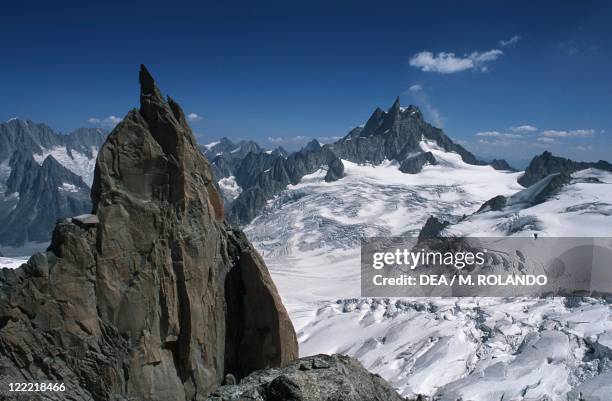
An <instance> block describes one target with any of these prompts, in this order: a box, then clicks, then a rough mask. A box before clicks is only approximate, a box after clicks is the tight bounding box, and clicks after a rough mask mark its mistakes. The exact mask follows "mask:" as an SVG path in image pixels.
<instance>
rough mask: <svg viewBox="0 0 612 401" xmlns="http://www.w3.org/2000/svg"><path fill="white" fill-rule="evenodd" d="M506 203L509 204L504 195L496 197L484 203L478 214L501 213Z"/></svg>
mask: <svg viewBox="0 0 612 401" xmlns="http://www.w3.org/2000/svg"><path fill="white" fill-rule="evenodd" d="M506 202H507V198H506V197H505V196H503V195H497V196H494V197H493V198H491V199H489V200H488V201H486V202H485V203H483V204H482V206H480V208H479V209H478V211H477V212H476V213H479V212H487V211H490V210H494V211H500V210H502V209H503V208H504V207H505V206H506Z"/></svg>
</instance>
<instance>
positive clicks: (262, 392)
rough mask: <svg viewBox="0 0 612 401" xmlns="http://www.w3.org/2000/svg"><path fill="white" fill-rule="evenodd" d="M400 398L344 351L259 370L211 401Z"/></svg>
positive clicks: (377, 400)
mask: <svg viewBox="0 0 612 401" xmlns="http://www.w3.org/2000/svg"><path fill="white" fill-rule="evenodd" d="M242 400H256V401H327V400H342V401H396V400H397V401H400V400H403V398H402V397H400V396H399V395H398V394H397V392H396V391H395V390H394V389H393V388H392V387H391V386H390V385H389V384H388V383H387V382H386V381H385V380H384V379H382V378H381V377H380V376H378V375H374V374H372V373H369V372H368V371H367V370H366V369H364V367H363V366H361V364H360V363H359V362H358V361H357V360H355V359H353V358H350V357H347V356H343V355H332V356H328V355H316V356H311V357H307V358H302V359H299V360H296V361H294V362H292V363H291V364H289V365H288V366H287V367H285V368H282V369H268V370H263V371H257V372H255V373H252V374H251V375H250V376H248V377H246V378H244V379H243V380H242V381H240V383H239V384H237V385H226V386H223V387H221V388H219V389H218V390H217V391H215V392H214V393H213V394H211V395H210V396H209V397H208V401H242Z"/></svg>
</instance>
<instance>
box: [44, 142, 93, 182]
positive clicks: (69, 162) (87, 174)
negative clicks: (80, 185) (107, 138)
mask: <svg viewBox="0 0 612 401" xmlns="http://www.w3.org/2000/svg"><path fill="white" fill-rule="evenodd" d="M90 151H91V154H90V155H87V154H85V153H81V152H78V151H76V150H71V151H68V149H67V148H66V147H65V146H55V147H53V148H51V149H43V150H41V152H40V153H35V154H34V155H33V157H34V160H36V162H37V163H38V164H40V165H42V164H43V162H44V161H45V159H46V158H47V157H49V156H53V158H55V160H57V161H58V162H60V164H61V165H62V166H64V167H66V168H67V169H68V170H70V171H72V172H73V173H75V174H76V175H78V176H80V177H81V178H82V179H83V181H85V183H86V184H87V185H88V186H90V187H91V184H92V183H93V174H94V168H95V166H96V157H97V156H98V148H97V147H95V146H92V147H91V150H90Z"/></svg>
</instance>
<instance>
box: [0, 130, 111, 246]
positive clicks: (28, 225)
mask: <svg viewBox="0 0 612 401" xmlns="http://www.w3.org/2000/svg"><path fill="white" fill-rule="evenodd" d="M105 138H106V132H105V131H103V130H101V129H97V128H80V129H77V130H75V131H74V132H72V133H70V134H66V135H64V134H58V133H56V132H54V131H53V130H52V129H51V128H49V127H48V126H47V125H45V124H36V123H34V122H32V121H29V120H21V119H18V118H15V119H11V120H9V121H7V122H5V123H1V124H0V245H2V246H11V247H20V246H23V245H25V244H27V243H43V242H48V241H49V240H50V239H51V232H52V228H53V226H54V224H55V221H56V220H57V219H59V218H63V217H67V216H72V215H75V214H80V213H85V212H86V211H89V210H90V209H91V202H90V200H89V192H90V189H89V186H90V185H91V180H92V178H93V165H94V162H95V157H96V155H97V152H98V150H99V148H100V146H101V145H102V143H103V142H104V139H105Z"/></svg>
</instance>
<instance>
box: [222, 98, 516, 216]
mask: <svg viewBox="0 0 612 401" xmlns="http://www.w3.org/2000/svg"><path fill="white" fill-rule="evenodd" d="M423 140H426V141H432V142H435V144H436V145H437V146H439V147H440V148H442V149H443V150H445V151H447V152H454V153H457V154H459V155H460V156H461V158H462V160H463V161H464V162H466V163H468V164H473V165H487V164H489V165H491V166H492V167H493V168H495V169H498V170H509V171H513V169H512V167H510V165H509V164H508V163H507V162H505V161H504V160H497V159H496V160H493V161H492V162H491V163H485V162H483V161H481V160H479V159H477V158H476V157H475V156H474V155H473V154H471V153H470V152H468V151H467V150H466V149H465V148H463V147H462V146H461V145H459V144H456V143H454V142H453V141H452V140H451V139H450V138H449V137H448V136H446V135H445V134H444V132H443V131H442V130H441V129H439V128H436V127H434V126H432V125H430V124H428V123H427V122H426V121H425V119H424V118H423V115H422V113H421V111H420V110H419V109H418V107H416V106H412V105H411V106H409V107H401V106H400V101H399V98H397V99H396V100H395V102H394V103H393V105H392V106H391V108H389V110H388V111H386V112H385V111H383V110H382V109H380V108H377V109H376V110H375V111H374V112H373V113H372V115H371V116H370V118H369V119H368V121H367V123H366V124H365V125H364V126H362V127H356V128H354V129H353V130H351V131H350V132H349V133H348V134H347V135H346V136H345V137H344V138H342V139H340V140H338V141H337V142H335V143H332V144H326V145H321V144H319V143H318V142H317V141H316V140H313V141H311V142H310V143H309V144H307V145H306V146H305V147H304V148H302V149H301V150H300V151H298V152H295V153H292V154H289V155H288V156H286V157H283V156H280V155H275V154H274V152H272V154H268V153H265V152H251V153H250V154H248V155H247V156H246V157H245V158H244V159H242V160H241V161H240V163H238V164H236V163H235V162H234V163H233V164H232V163H228V162H226V161H222V160H218V161H217V162H214V163H213V164H215V163H217V164H218V165H219V168H218V170H220V171H221V170H222V171H223V172H221V173H220V175H219V177H220V176H221V175H223V176H228V175H232V176H235V179H236V183H237V184H238V185H239V186H240V187H241V189H242V193H241V194H240V195H239V196H237V198H235V200H233V201H232V202H231V205H229V208H228V218H229V220H230V221H231V222H232V223H235V224H241V225H243V224H247V223H249V222H251V221H252V220H253V219H254V218H255V217H256V216H258V215H259V214H261V212H262V211H263V210H264V207H265V205H266V203H267V202H268V201H269V200H270V199H272V198H273V197H274V196H276V195H278V194H279V193H280V192H281V191H282V190H283V189H285V188H286V187H287V185H288V184H297V183H298V182H299V180H301V179H302V177H303V176H304V175H306V174H311V173H314V172H315V171H316V170H318V169H320V168H323V169H326V170H327V173H326V174H327V175H326V177H325V178H326V181H328V182H331V181H335V180H338V179H341V178H342V176H343V172H344V166H343V165H342V160H341V159H344V160H348V161H351V162H354V163H358V164H374V165H378V164H380V163H382V162H383V161H385V160H394V161H397V162H398V163H399V170H400V171H402V172H404V173H408V174H417V173H419V172H420V171H421V170H422V169H423V167H424V166H425V165H428V164H429V165H435V164H437V163H438V161H437V160H436V158H435V157H434V155H433V153H432V152H431V151H425V150H423V148H422V147H421V142H422V141H423ZM232 165H234V166H236V167H235V168H234V169H233V170H232V169H231V166H232ZM216 171H217V170H216ZM215 178H216V179H219V178H218V176H215Z"/></svg>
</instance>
